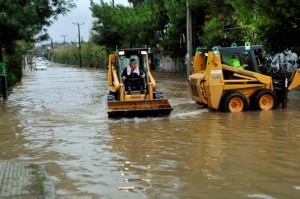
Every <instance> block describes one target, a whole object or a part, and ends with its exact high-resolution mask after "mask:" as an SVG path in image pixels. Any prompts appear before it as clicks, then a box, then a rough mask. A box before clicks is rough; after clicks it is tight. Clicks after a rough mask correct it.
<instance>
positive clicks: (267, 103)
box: [251, 89, 278, 110]
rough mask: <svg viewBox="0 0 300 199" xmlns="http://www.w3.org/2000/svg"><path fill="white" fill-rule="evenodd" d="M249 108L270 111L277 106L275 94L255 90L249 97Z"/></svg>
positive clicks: (263, 90) (264, 90) (269, 91)
mask: <svg viewBox="0 0 300 199" xmlns="http://www.w3.org/2000/svg"><path fill="white" fill-rule="evenodd" d="M251 106H252V108H254V109H255V110H270V109H274V108H276V107H277V106H278V99H277V96H276V94H275V93H274V92H273V91H271V90H268V89H260V90H257V91H256V92H255V93H254V94H253V95H252V97H251Z"/></svg>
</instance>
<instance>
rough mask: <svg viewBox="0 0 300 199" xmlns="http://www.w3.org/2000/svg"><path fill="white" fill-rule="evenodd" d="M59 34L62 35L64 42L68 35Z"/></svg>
mask: <svg viewBox="0 0 300 199" xmlns="http://www.w3.org/2000/svg"><path fill="white" fill-rule="evenodd" d="M60 36H62V37H63V38H64V44H66V37H67V36H68V35H60Z"/></svg>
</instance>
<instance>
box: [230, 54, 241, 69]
mask: <svg viewBox="0 0 300 199" xmlns="http://www.w3.org/2000/svg"><path fill="white" fill-rule="evenodd" d="M228 62H229V65H230V66H233V67H235V68H238V69H244V66H242V65H241V62H240V60H239V58H238V56H237V55H232V57H231V58H230V59H229V61H228Z"/></svg>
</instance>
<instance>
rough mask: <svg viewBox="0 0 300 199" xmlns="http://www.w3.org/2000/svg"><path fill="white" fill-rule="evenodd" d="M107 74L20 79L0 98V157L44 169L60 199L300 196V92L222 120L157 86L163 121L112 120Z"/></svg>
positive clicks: (57, 71) (179, 91)
mask: <svg viewBox="0 0 300 199" xmlns="http://www.w3.org/2000/svg"><path fill="white" fill-rule="evenodd" d="M106 79H107V74H106V71H99V70H87V69H81V70H80V69H78V68H71V67H61V66H57V65H51V66H49V67H48V70H47V71H26V72H25V74H24V77H23V81H22V83H21V84H20V85H18V86H17V87H16V88H15V89H14V93H13V94H11V95H10V96H9V100H7V101H2V100H0V135H1V139H0V158H1V160H10V159H18V160H24V161H28V162H32V163H38V164H42V165H44V166H45V168H46V170H47V171H48V174H49V175H50V177H51V179H52V180H53V181H54V184H55V188H56V195H57V198H63V199H65V198H66V199H68V198H72V199H73V198H88V199H89V198H105V199H106V198H113V199H114V198H130V199H132V198H133V199H135V198H136V199H142V198H151V199H156V198H170V199H186V198H203V199H207V198H228V199H232V198H262V199H274V198H276V199H285V198H286V199H296V198H299V195H300V92H299V91H293V92H291V93H290V95H289V98H290V102H289V103H288V109H286V110H281V109H276V110H273V111H258V112H253V111H248V112H243V113H220V112H216V111H209V110H208V109H205V108H201V107H199V106H198V105H196V104H195V103H194V102H193V101H191V100H190V96H189V92H188V89H187V83H186V82H185V80H183V79H178V78H175V79H174V78H173V79H172V78H170V79H158V81H157V82H158V88H159V90H161V91H164V93H165V96H166V97H167V98H169V101H170V103H171V105H172V107H173V108H174V111H173V112H172V113H171V115H170V116H169V117H165V118H145V119H121V120H109V119H108V118H107V113H106V94H107V87H106Z"/></svg>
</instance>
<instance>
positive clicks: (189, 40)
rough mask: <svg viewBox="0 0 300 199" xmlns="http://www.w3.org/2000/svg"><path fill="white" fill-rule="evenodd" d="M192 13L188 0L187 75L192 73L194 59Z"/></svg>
mask: <svg viewBox="0 0 300 199" xmlns="http://www.w3.org/2000/svg"><path fill="white" fill-rule="evenodd" d="M192 43H193V42H192V14H191V9H190V6H189V2H188V0H186V48H187V64H186V75H187V77H189V76H190V74H191V61H192V53H193V52H192V51H193V46H192Z"/></svg>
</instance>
